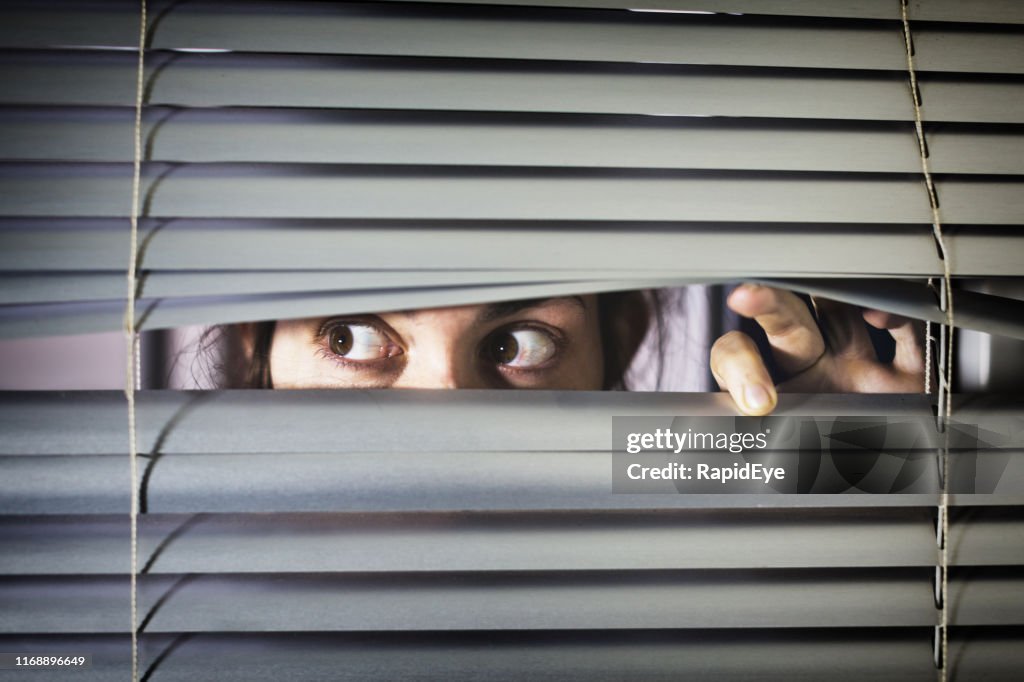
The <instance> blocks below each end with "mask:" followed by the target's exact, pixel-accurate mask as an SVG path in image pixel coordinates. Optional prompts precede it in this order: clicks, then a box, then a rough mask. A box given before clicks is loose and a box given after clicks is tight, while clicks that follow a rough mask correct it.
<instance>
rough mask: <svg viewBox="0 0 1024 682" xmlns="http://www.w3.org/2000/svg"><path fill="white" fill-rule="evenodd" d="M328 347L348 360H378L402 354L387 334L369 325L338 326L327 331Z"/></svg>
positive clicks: (351, 324)
mask: <svg viewBox="0 0 1024 682" xmlns="http://www.w3.org/2000/svg"><path fill="white" fill-rule="evenodd" d="M327 347H328V348H330V349H331V352H332V353H334V354H335V355H338V356H340V357H343V358H345V359H346V360H378V359H380V358H389V357H392V356H394V355H398V354H400V353H401V350H400V349H399V348H398V347H397V346H396V345H395V344H394V343H392V342H391V339H389V338H388V336H387V334H384V333H383V332H381V331H380V330H378V329H376V328H375V327H372V326H370V325H367V324H354V323H350V324H336V325H333V326H331V327H330V328H329V329H328V330H327Z"/></svg>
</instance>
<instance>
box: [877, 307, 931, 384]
mask: <svg viewBox="0 0 1024 682" xmlns="http://www.w3.org/2000/svg"><path fill="white" fill-rule="evenodd" d="M864 319H865V320H867V322H868V324H870V325H871V326H872V327H875V328H877V329H888V330H889V333H890V334H891V335H892V338H893V339H895V340H896V354H895V355H894V356H893V359H892V366H893V369H895V370H897V371H900V372H905V373H907V374H921V375H923V374H924V323H923V322H918V321H916V320H911V319H910V318H907V317H902V316H900V315H893V314H892V313H886V312H882V311H881V310H865V311H864Z"/></svg>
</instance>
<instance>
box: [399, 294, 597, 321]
mask: <svg viewBox="0 0 1024 682" xmlns="http://www.w3.org/2000/svg"><path fill="white" fill-rule="evenodd" d="M559 301H569V302H572V303H575V304H576V305H578V306H579V307H580V310H586V304H585V303H583V297H582V296H549V297H547V298H526V299H520V300H518V301H499V302H497V303H488V304H487V305H486V306H485V307H484V309H483V310H481V311H480V314H479V315H477V317H476V323H477V324H488V323H490V322H494V321H495V320H500V319H502V318H504V317H510V316H512V315H515V314H516V313H519V312H522V311H524V310H532V309H533V308H540V307H541V306H545V305H548V304H549V303H554V302H559ZM399 312H401V314H402V315H405V316H406V317H416V315H418V314H419V312H420V311H419V310H402V311H399Z"/></svg>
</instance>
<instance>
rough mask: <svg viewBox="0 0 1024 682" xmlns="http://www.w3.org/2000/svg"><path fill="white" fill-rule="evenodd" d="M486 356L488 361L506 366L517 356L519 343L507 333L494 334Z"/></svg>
mask: <svg viewBox="0 0 1024 682" xmlns="http://www.w3.org/2000/svg"><path fill="white" fill-rule="evenodd" d="M490 344H491V345H490V348H489V351H488V355H489V356H490V359H491V360H493V361H494V362H497V363H498V364H501V365H507V364H508V363H510V362H512V361H513V360H515V359H516V356H517V355H519V342H518V341H516V337H515V336H513V335H512V334H509V333H508V332H502V333H500V334H495V335H494V336H493V337H492V338H491V342H490Z"/></svg>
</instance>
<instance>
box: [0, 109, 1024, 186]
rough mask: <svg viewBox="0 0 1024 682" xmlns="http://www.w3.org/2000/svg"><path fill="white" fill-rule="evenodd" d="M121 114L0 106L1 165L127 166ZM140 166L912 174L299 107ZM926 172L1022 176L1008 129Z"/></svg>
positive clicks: (153, 128) (873, 131) (1016, 136)
mask: <svg viewBox="0 0 1024 682" xmlns="http://www.w3.org/2000/svg"><path fill="white" fill-rule="evenodd" d="M131 119H132V112H131V111H129V110H127V109H100V110H88V109H76V108H65V109H23V108H8V109H0V125H3V126H4V129H5V130H6V131H8V133H9V134H7V135H5V136H3V137H2V138H0V157H4V158H7V159H12V160H22V161H91V162H127V161H130V160H131V155H132V150H131ZM146 120H147V124H146V125H145V127H144V129H143V130H144V132H143V136H144V139H145V140H146V145H147V159H146V160H147V161H155V162H176V163H231V162H248V163H343V164H394V165H417V164H422V165H435V166H436V165H453V166H532V167H545V166H550V167H586V168H676V169H687V168H689V169H708V170H785V171H824V172H829V171H855V172H881V173H917V172H919V171H920V163H921V162H920V158H919V156H918V149H917V146H916V142H915V138H914V133H913V130H912V129H911V128H910V127H909V124H901V125H900V126H899V127H894V126H893V125H892V124H889V123H885V124H879V123H874V124H872V123H867V122H864V123H854V122H845V123H842V124H834V123H828V122H824V121H823V122H804V123H802V124H801V125H796V124H794V122H792V121H763V122H755V121H752V120H739V121H728V122H727V121H721V120H717V119H710V120H702V119H694V118H681V119H676V120H672V121H666V120H655V121H650V120H647V119H642V118H636V117H619V118H616V119H613V120H610V119H608V118H607V117H587V116H583V117H564V116H562V117H554V118H552V117H546V116H526V115H523V116H515V117H511V116H508V115H505V114H497V113H490V114H476V115H472V114H443V113H440V112H433V113H426V112H423V113H419V114H403V113H401V112H374V113H373V114H372V115H370V114H367V113H366V112H354V111H331V112H326V111H318V110H311V109H295V110H272V109H246V110H237V109H224V110H218V109H213V110H201V109H184V110H180V111H170V110H160V109H157V110H156V111H154V112H152V113H149V114H147V115H146ZM928 145H929V149H930V150H931V157H930V158H929V161H930V165H931V168H932V171H933V172H935V173H981V174H1008V175H1024V160H1022V159H1024V134H1022V133H1020V132H1017V131H1016V129H1015V128H1013V129H1005V128H999V127H996V128H987V129H977V128H968V129H959V130H958V129H956V128H952V127H944V128H942V129H938V130H935V131H934V132H933V131H929V135H928Z"/></svg>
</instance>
